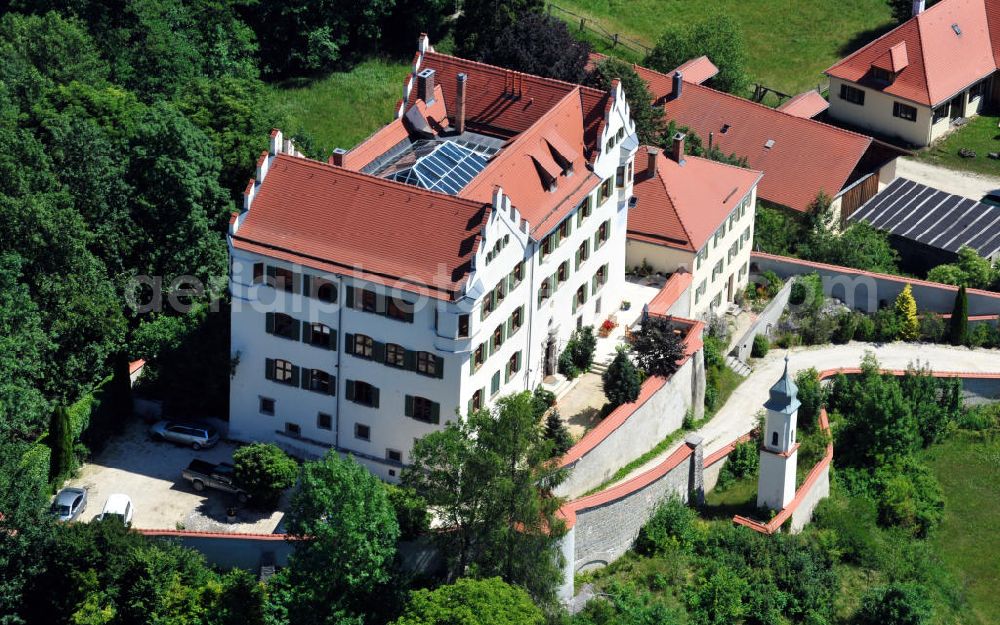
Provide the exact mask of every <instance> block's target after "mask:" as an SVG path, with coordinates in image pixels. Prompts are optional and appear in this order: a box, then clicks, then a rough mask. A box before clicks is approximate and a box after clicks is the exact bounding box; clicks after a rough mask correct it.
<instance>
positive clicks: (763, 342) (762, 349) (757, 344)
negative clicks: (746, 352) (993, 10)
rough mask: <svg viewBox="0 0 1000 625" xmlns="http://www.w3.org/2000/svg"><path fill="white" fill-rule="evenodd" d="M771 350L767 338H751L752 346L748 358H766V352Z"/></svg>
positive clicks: (761, 335)
mask: <svg viewBox="0 0 1000 625" xmlns="http://www.w3.org/2000/svg"><path fill="white" fill-rule="evenodd" d="M770 349H771V342H770V341H769V340H767V336H765V335H763V334H758V335H757V336H755V337H753V346H752V347H751V348H750V356H751V357H753V358H763V357H764V356H767V352H768V351H769V350H770Z"/></svg>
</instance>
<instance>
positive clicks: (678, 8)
mask: <svg viewBox="0 0 1000 625" xmlns="http://www.w3.org/2000/svg"><path fill="white" fill-rule="evenodd" d="M555 4H556V5H558V6H560V7H563V8H565V9H568V10H570V11H572V12H574V13H577V14H580V15H583V16H586V17H588V18H593V19H596V20H597V21H598V22H600V23H601V25H602V26H603V27H604V28H605V29H607V30H608V31H611V32H617V33H621V34H623V35H625V36H628V37H631V38H634V39H636V40H638V41H640V42H642V43H645V44H647V45H652V44H654V43H655V42H656V39H657V38H658V37H659V35H660V33H661V32H662V31H663V30H664V28H665V27H666V26H668V25H674V24H682V23H690V22H693V21H697V20H700V19H704V18H705V17H706V16H710V15H718V14H725V15H731V16H732V17H733V18H735V19H736V20H737V21H738V22H739V23H740V24H741V25H742V27H743V34H744V37H745V38H746V43H747V51H748V54H749V56H750V73H751V75H752V76H753V78H754V79H755V80H757V81H759V82H762V83H763V84H765V85H767V86H768V87H771V88H774V89H778V90H780V91H785V92H787V93H798V92H800V91H804V90H806V89H810V88H814V87H816V85H817V83H820V82H823V81H824V76H823V75H822V72H823V70H825V69H826V68H827V67H829V66H830V65H832V64H833V63H834V62H835V61H837V60H838V59H840V58H841V57H843V56H844V55H845V54H847V53H848V52H851V51H853V50H855V49H857V48H858V47H860V46H861V45H863V44H865V43H867V42H868V41H871V40H872V39H874V38H875V37H877V36H879V35H881V34H882V33H884V32H885V31H886V30H887V28H888V27H889V26H891V15H890V12H889V7H888V4H887V3H886V2H885V0H838V1H836V2H833V1H832V0H796V1H795V2H788V1H787V0H754V1H753V2H747V1H746V0H556V1H555ZM553 15H561V14H560V12H559V11H554V12H553ZM564 17H567V16H564ZM567 19H568V21H570V22H571V23H573V24H575V25H577V26H578V25H579V20H578V19H574V18H572V17H567Z"/></svg>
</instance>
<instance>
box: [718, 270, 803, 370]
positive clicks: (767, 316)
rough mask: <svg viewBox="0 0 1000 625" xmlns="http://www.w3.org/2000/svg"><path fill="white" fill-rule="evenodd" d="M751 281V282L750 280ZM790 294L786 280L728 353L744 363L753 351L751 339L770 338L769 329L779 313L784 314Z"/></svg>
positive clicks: (790, 286) (789, 287)
mask: <svg viewBox="0 0 1000 625" xmlns="http://www.w3.org/2000/svg"><path fill="white" fill-rule="evenodd" d="M751 281H752V280H751ZM791 293H792V281H791V280H786V281H785V284H784V286H782V287H781V290H780V291H778V293H777V294H776V295H775V296H774V298H773V299H772V300H771V301H770V302H768V304H767V306H765V307H764V310H762V311H761V313H760V314H759V315H758V316H757V320H756V321H754V322H753V325H751V326H750V328H749V329H748V330H747V331H746V332H745V333H744V334H743V336H742V337H740V340H739V341H737V342H736V346H735V347H733V350H732V351H731V352H730V353H732V355H733V356H735V357H736V359H737V360H739V361H741V362H746V361H747V359H749V358H750V351H751V350H752V349H753V339H754V337H755V336H757V335H758V334H764V335H765V336H767V337H768V338H770V336H771V334H770V333H771V328H772V327H773V326H774V325H775V324H777V323H778V320H779V319H781V313H783V312H785V307H786V306H787V305H788V298H789V296H790V295H791Z"/></svg>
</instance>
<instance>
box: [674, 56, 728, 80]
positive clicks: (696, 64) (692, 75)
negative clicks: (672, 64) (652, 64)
mask: <svg viewBox="0 0 1000 625" xmlns="http://www.w3.org/2000/svg"><path fill="white" fill-rule="evenodd" d="M674 71H675V72H680V73H681V75H682V76H683V77H684V80H686V81H688V82H693V83H695V84H699V85H700V84H701V83H703V82H705V81H706V80H708V79H709V78H712V77H713V76H715V75H716V74H718V73H719V68H718V67H716V66H715V63H713V62H712V61H711V60H709V58H708V57H707V56H699V57H698V58H696V59H691V60H690V61H687V62H686V63H682V64H681V65H679V66H678V67H677V68H676V69H674Z"/></svg>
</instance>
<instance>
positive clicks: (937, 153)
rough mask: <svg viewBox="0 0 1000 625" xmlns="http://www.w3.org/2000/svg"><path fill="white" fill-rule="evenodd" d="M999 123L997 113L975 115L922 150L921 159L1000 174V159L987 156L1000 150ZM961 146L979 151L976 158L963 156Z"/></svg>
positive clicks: (963, 168)
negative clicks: (961, 126)
mask: <svg viewBox="0 0 1000 625" xmlns="http://www.w3.org/2000/svg"><path fill="white" fill-rule="evenodd" d="M997 122H1000V116H998V115H995V114H994V115H980V116H979V117H975V118H973V119H972V121H970V122H969V123H968V124H966V125H965V126H964V127H963V128H960V129H959V130H956V131H955V132H953V133H951V134H950V135H948V136H947V137H945V138H944V140H942V141H940V142H939V143H937V144H936V145H934V146H933V147H930V148H927V149H926V150H922V151H920V152H918V153H917V158H919V159H920V160H923V161H927V162H928V163H933V164H935V165H941V166H942V167H949V168H951V169H961V170H964V171H975V172H979V173H982V174H991V175H993V176H996V175H1000V161H996V160H993V159H991V158H989V157H988V156H987V154H988V153H990V152H1000V128H997ZM961 148H969V149H971V150H975V152H976V158H962V157H961V156H959V155H958V151H959V150H960V149H961Z"/></svg>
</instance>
